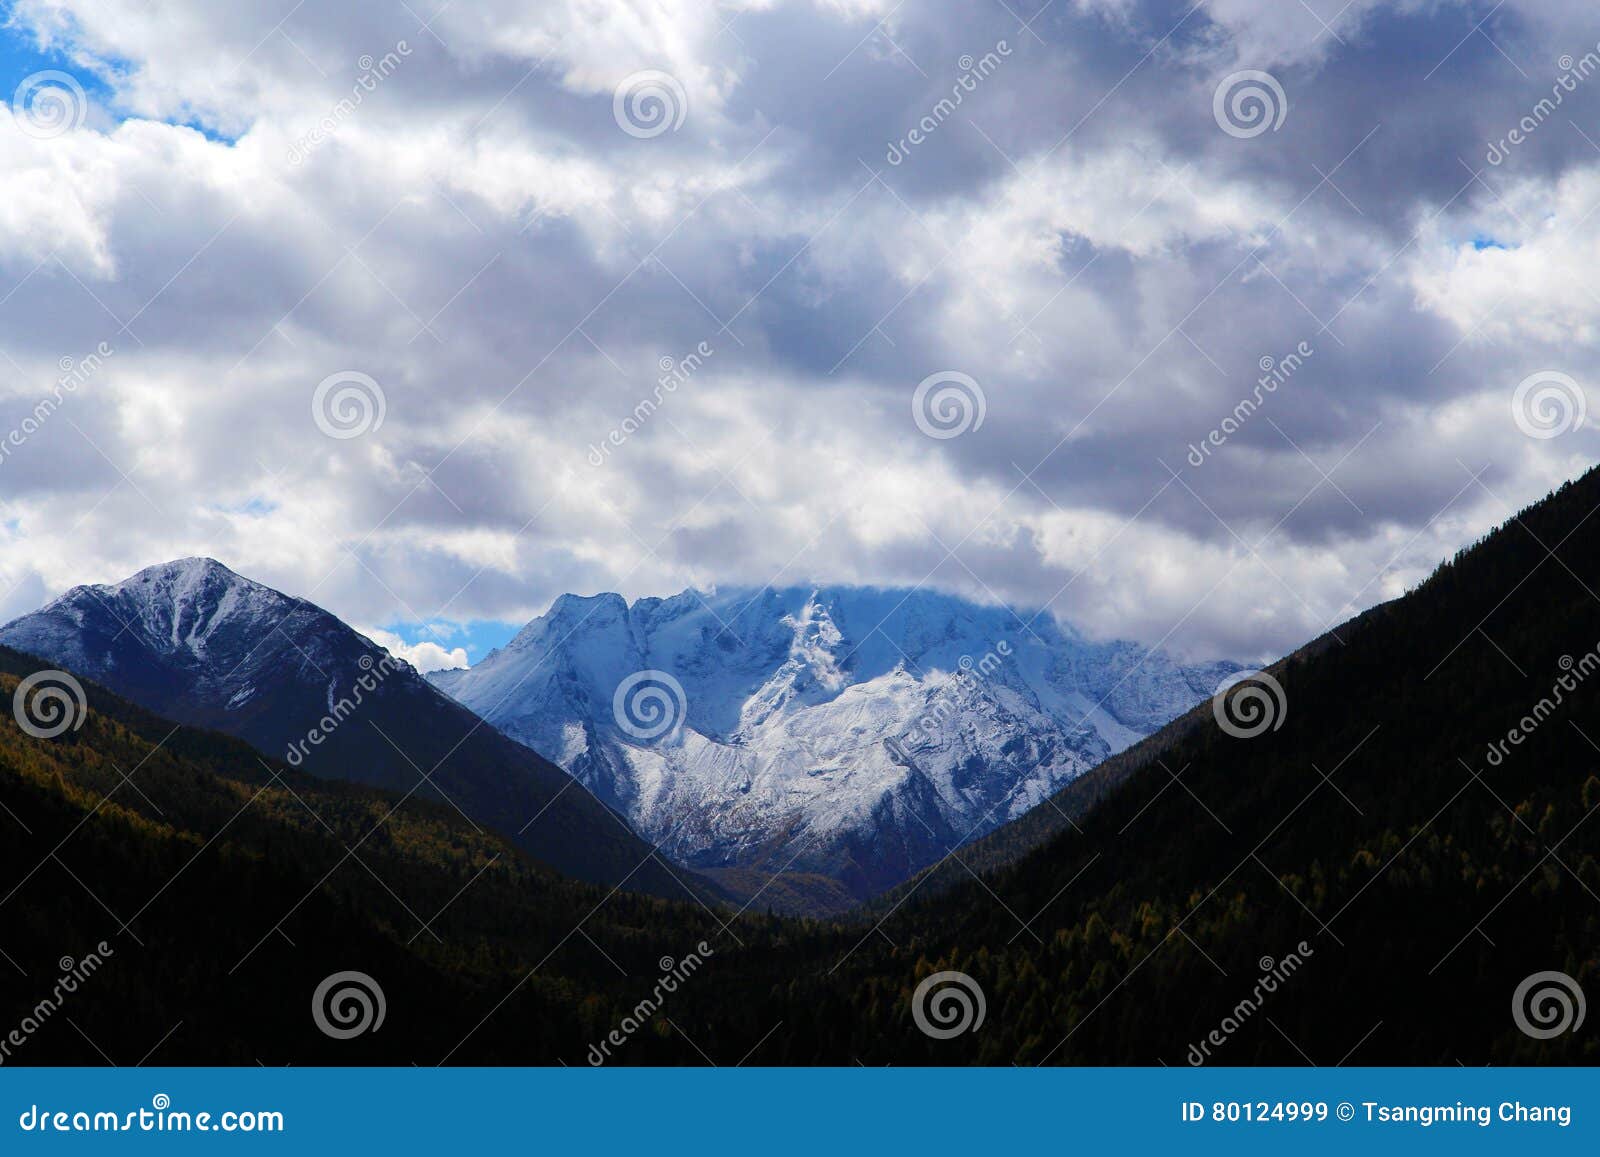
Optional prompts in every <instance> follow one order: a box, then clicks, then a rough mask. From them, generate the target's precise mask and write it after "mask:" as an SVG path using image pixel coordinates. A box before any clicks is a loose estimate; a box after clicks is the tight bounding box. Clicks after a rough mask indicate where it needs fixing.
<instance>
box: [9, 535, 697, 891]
mask: <svg viewBox="0 0 1600 1157" xmlns="http://www.w3.org/2000/svg"><path fill="white" fill-rule="evenodd" d="M614 604H615V605H614V606H612V607H611V608H610V609H611V611H612V612H613V617H614V619H615V621H617V622H625V617H626V609H627V608H626V606H625V604H623V602H622V600H621V599H615V600H614ZM602 609H604V608H602ZM568 613H571V614H573V615H574V617H577V618H580V619H581V615H582V611H581V610H580V609H579V608H575V607H574V608H569V609H568ZM559 637H560V636H559V635H558V634H557V633H555V632H554V631H552V632H551V636H550V638H551V641H552V642H554V641H555V640H557V639H558V638H559ZM0 643H4V644H5V645H6V646H9V647H13V648H15V649H17V650H19V651H23V652H26V653H28V654H32V655H36V656H38V657H40V658H41V659H44V660H46V661H48V662H51V663H53V664H55V665H58V666H61V667H64V668H66V669H68V670H70V671H74V672H76V673H78V674H80V675H83V676H86V677H88V678H90V679H93V680H95V681H96V682H99V683H101V684H103V685H105V686H107V687H109V688H110V689H111V690H113V691H115V692H116V693H117V694H119V695H121V696H123V697H124V698H126V699H130V700H132V701H133V702H135V703H138V704H140V705H141V706H143V707H145V708H146V709H148V710H151V711H154V712H156V713H157V714H159V715H164V716H166V717H167V718H169V719H172V720H174V721H176V722H181V723H187V724H189V725H191V726H198V727H208V728H214V729H216V730H219V731H224V732H227V733H229V734H231V735H235V736H237V737H239V738H241V739H244V740H246V741H248V742H249V743H251V744H253V745H254V746H255V747H256V748H257V749H258V750H260V751H262V752H263V753H265V754H267V755H269V756H271V757H273V758H275V759H279V760H283V761H285V762H287V763H289V764H290V765H291V766H293V767H295V768H298V769H300V770H302V771H306V772H309V773H311V774H313V775H319V776H324V777H327V778H332V779H350V780H357V781H360V782H363V783H368V784H372V785H375V786H378V787H382V788H386V789H389V790H392V791H394V792H395V793H396V795H397V797H400V798H404V799H411V798H416V799H418V800H423V799H432V800H434V801H435V802H436V803H440V804H441V805H444V804H447V805H448V806H451V807H453V808H456V809H458V810H460V811H461V812H462V813H463V814H465V815H467V816H468V818H470V819H471V820H472V821H473V822H474V823H476V824H477V825H478V826H480V827H483V828H496V829H498V830H500V831H501V832H502V833H504V834H506V835H507V836H508V837H509V838H511V839H512V841H513V842H515V843H517V844H518V845H519V846H521V847H522V848H523V849H524V850H525V851H528V852H529V853H531V854H533V855H534V856H536V857H538V858H540V859H542V860H545V861H546V862H548V863H550V864H552V865H553V866H555V867H557V868H560V869H562V870H563V871H566V872H569V873H571V874H573V875H577V876H581V877H584V878H587V879H593V880H599V881H602V882H606V883H611V884H620V883H622V882H624V881H626V882H627V883H626V886H628V887H633V888H643V889H645V890H650V891H655V892H658V893H660V894H678V895H681V894H682V887H681V886H680V885H679V884H678V883H677V882H676V881H675V880H674V879H673V877H672V873H671V872H669V871H668V870H667V869H665V868H661V867H660V866H659V865H656V864H645V863H643V862H644V861H645V860H646V859H647V858H648V855H649V852H650V849H649V847H647V846H646V845H644V844H642V843H641V842H640V841H639V840H637V839H636V838H635V837H634V836H633V835H632V833H630V832H629V831H628V830H627V829H626V828H625V826H624V825H623V824H622V823H621V822H620V821H619V820H618V819H617V817H616V816H615V815H614V814H612V813H611V812H610V811H608V810H607V809H606V808H605V807H604V806H603V805H602V804H600V803H599V802H597V801H596V800H594V799H593V798H592V797H590V796H589V795H588V794H587V793H585V792H581V791H571V790H569V789H570V788H571V786H572V781H571V779H570V777H568V776H567V775H566V774H565V773H564V772H563V771H562V770H561V769H560V768H558V767H555V766H554V765H552V764H551V763H549V762H548V761H547V760H545V759H543V758H542V757H541V756H539V755H538V754H536V752H534V751H531V750H529V749H528V748H527V747H526V746H524V745H521V744H518V743H514V742H512V741H511V740H509V739H507V738H506V737H505V736H503V735H501V734H500V733H499V732H497V731H496V730H495V729H494V728H492V727H486V726H484V725H483V722H482V720H480V719H479V718H478V717H477V716H475V715H473V714H472V713H471V712H470V711H467V710H466V709H464V708H463V707H462V706H461V705H460V704H459V703H457V702H455V701H453V700H452V699H450V698H449V697H448V696H446V695H444V694H442V693H440V691H439V690H438V689H437V688H435V687H434V686H432V685H431V684H429V683H428V682H427V681H426V680H424V679H423V678H422V677H421V675H419V674H418V673H417V672H416V670H415V669H414V668H413V667H412V666H411V665H410V664H408V663H406V662H404V661H403V660H400V659H396V658H395V657H393V656H392V655H390V654H388V653H387V652H386V651H384V650H383V648H381V647H379V646H378V645H377V644H376V643H374V642H372V641H371V640H370V639H368V638H366V637H365V636H364V635H361V634H359V633H358V632H356V631H355V630H353V629H352V628H350V627H348V626H346V625H345V624H344V623H343V622H341V621H340V620H339V619H338V618H336V617H335V616H333V615H332V614H330V613H328V612H327V611H325V610H322V609H321V608H320V607H317V606H314V605H313V604H311V603H309V602H307V601H306V600H304V599H296V598H291V597H290V596H288V595H285V594H282V593H280V592H278V591H275V590H273V589H271V588H270V587H266V586H263V585H261V584H260V583H257V582H252V581H251V580H250V579H247V578H244V577H243V576H241V575H238V574H235V573H234V572H233V571H231V570H229V569H228V568H227V567H225V566H223V565H222V564H221V563H219V562H217V561H216V560H214V559H208V558H190V559H180V560H178V561H176V562H170V563H164V564H162V565H160V566H154V567H150V568H148V569H146V570H142V571H140V572H139V573H138V574H136V575H133V576H132V577H131V578H128V579H125V580H124V581H122V582H119V583H114V584H108V585H100V586H81V587H75V588H73V589H72V590H69V591H68V592H66V593H65V594H64V595H62V596H61V597H60V598H58V599H56V600H55V601H53V602H52V603H50V604H49V605H48V606H46V607H44V608H42V609H41V610H39V611H36V612H34V613H33V614H31V615H25V616H23V617H22V618H20V619H18V620H16V621H15V622H12V623H10V624H7V625H6V626H5V627H3V628H0ZM541 646H542V643H541V641H540V639H539V638H535V639H534V640H532V641H530V642H529V643H528V644H527V648H528V649H538V648H539V647H541ZM507 653H509V649H508V652H507ZM626 661H627V658H626V656H625V655H619V656H618V658H617V660H616V663H614V664H613V665H612V667H614V666H617V665H620V664H622V663H624V662H626ZM612 667H606V666H600V667H595V668H592V669H588V670H585V671H581V672H579V673H575V674H572V675H571V676H570V678H569V684H570V686H572V687H577V688H582V687H584V686H586V685H587V684H588V683H590V682H592V681H593V680H595V679H604V678H609V677H610V674H609V672H610V670H611V669H612ZM574 704H575V709H582V710H590V709H592V705H591V704H590V703H589V702H588V701H587V700H584V699H578V700H575V701H574ZM419 776H420V777H421V778H422V780H423V782H419Z"/></svg>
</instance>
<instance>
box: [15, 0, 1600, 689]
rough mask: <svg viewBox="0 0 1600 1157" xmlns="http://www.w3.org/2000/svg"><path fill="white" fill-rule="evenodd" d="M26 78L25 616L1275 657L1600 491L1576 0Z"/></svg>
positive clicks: (344, 52) (263, 8)
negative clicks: (896, 610)
mask: <svg viewBox="0 0 1600 1157" xmlns="http://www.w3.org/2000/svg"><path fill="white" fill-rule="evenodd" d="M3 37H4V43H3V47H0V65H3V66H4V71H5V74H4V75H3V76H0V95H9V96H10V102H9V106H8V107H7V108H5V109H4V110H3V111H0V174H3V175H0V181H3V187H4V189H5V191H6V196H5V197H4V199H3V201H0V350H3V353H4V357H3V360H0V455H3V456H0V543H3V546H4V549H3V550H0V616H4V617H10V616H11V615H14V614H19V613H22V612H24V611H27V610H30V609H32V608H34V607H36V606H37V605H39V604H40V603H41V602H42V601H44V600H45V599H46V598H48V597H51V596H53V595H54V594H57V593H59V592H60V591H61V590H63V589H65V588H66V587H68V586H71V585H74V584H76V583H80V582H91V581H92V582H105V581H115V580H117V579H120V578H123V577H125V576H126V575H128V574H130V573H132V572H133V571H135V570H137V569H139V568H140V567H143V566H146V565H149V564H152V563H155V562H159V561H163V560H166V559H169V558H174V557H179V556H185V555H193V554H205V555H211V556H214V557H217V558H219V559H221V560H223V561H224V562H226V563H228V564H229V565H230V566H232V567H233V568H234V569H236V570H239V571H241V572H242V573H245V574H248V575H250V576H252V577H255V578H258V579H260V580H262V581H264V582H267V583H270V584H271V585H274V586H277V587H279V588H280V589H283V590H286V591H288V592H290V593H293V594H297V595H302V596H305V597H308V598H310V599H312V600H313V601H315V602H318V603H320V604H322V605H324V606H326V607H328V608H329V609H331V610H333V611H334V612H336V613H337V614H339V615H341V616H342V617H344V618H345V619H347V620H348V621H350V622H352V623H355V624H357V625H360V626H363V627H364V628H368V629H373V630H377V629H379V628H383V629H385V630H387V631H389V632H391V633H390V634H389V635H388V636H386V637H385V639H384V641H387V642H392V643H394V645H395V646H396V647H399V646H400V645H401V643H402V642H404V643H406V644H414V643H419V642H427V643H428V645H429V649H428V650H427V652H426V654H424V655H422V656H421V657H423V658H425V659H430V660H433V661H439V660H440V659H441V657H442V656H443V654H444V653H445V652H455V653H456V654H457V657H459V656H460V655H461V654H462V653H470V654H471V655H472V656H473V657H476V655H477V653H479V652H481V649H482V648H483V647H484V646H485V645H487V644H488V643H490V642H493V641H496V640H497V639H499V638H502V637H504V635H505V632H506V630H507V629H509V628H508V627H507V626H506V624H518V623H520V622H522V621H524V620H525V619H527V618H528V617H530V616H532V615H534V614H536V613H539V612H540V611H542V610H543V609H544V608H545V607H546V606H547V605H548V603H549V601H550V600H551V599H552V598H553V597H554V596H555V595H557V594H559V593H561V592H564V591H576V592H581V593H593V592H596V591H602V590H619V591H621V592H623V593H624V594H626V595H628V596H630V597H634V596H639V595H647V594H669V593H672V592H675V591H677V590H680V589H682V588H684V587H687V586H691V585H698V586H702V587H710V586H726V585H730V584H739V585H744V584H751V585H760V584H764V583H769V582H770V583H775V584H782V585H794V584H802V583H810V582H821V583H872V584H892V585H908V586H909V585H915V584H925V585H929V586H934V587H938V588H940V589H944V590H950V591H955V592H958V593H963V594H966V595H970V596H972V597H974V598H976V599H979V600H983V601H993V600H1004V601H1008V602H1011V603H1014V604H1018V605H1024V606H1029V607H1039V606H1048V607H1049V608H1050V609H1051V610H1053V611H1054V612H1055V613H1057V614H1058V615H1059V616H1061V617H1062V618H1063V619H1065V620H1068V621H1070V622H1072V623H1075V624H1077V625H1078V626H1080V627H1081V628H1082V629H1084V630H1085V631H1087V632H1089V633H1091V634H1094V635H1099V636H1106V635H1115V636H1122V637H1129V638H1135V639H1139V640H1142V641H1145V642H1149V643H1155V642H1165V644H1166V645H1167V646H1169V647H1173V648H1176V649H1178V650H1180V651H1182V652H1185V653H1189V654H1195V655H1226V656H1230V657H1236V658H1239V659H1246V660H1248V659H1255V658H1262V657H1267V656H1274V655H1277V654H1281V653H1283V652H1284V651H1286V650H1288V649H1290V648H1292V647H1294V646H1295V645H1297V644H1299V643H1301V642H1303V641H1305V640H1306V639H1307V638H1309V637H1311V636H1313V635H1315V634H1318V633H1320V632H1321V631H1322V630H1323V629H1324V628H1325V627H1326V626H1328V625H1329V624H1331V623H1334V622H1336V621H1338V620H1339V619H1341V618H1343V617H1345V616H1348V615H1349V614H1351V613H1353V612H1355V611H1357V610H1360V609H1362V608H1364V607H1366V606H1368V605H1371V604H1372V603H1374V602H1377V601H1379V600H1381V599H1384V598H1388V597H1392V596H1394V595H1397V594H1399V593H1401V592H1403V591H1404V590H1405V589H1406V588H1407V587H1409V586H1410V585H1412V584H1414V583H1415V582H1416V581H1418V580H1419V579H1420V578H1422V577H1423V576H1424V575H1426V573H1427V572H1428V571H1429V570H1431V569H1432V568H1433V567H1434V566H1435V565H1436V564H1437V563H1438V562H1439V561H1440V560H1441V559H1442V558H1444V557H1446V556H1448V555H1449V554H1450V553H1451V552H1453V551H1454V550H1456V549H1458V548H1459V547H1461V546H1463V545H1465V544H1467V543H1469V542H1471V541H1472V540H1473V539H1474V538H1475V537H1477V536H1478V535H1480V534H1482V533H1483V532H1484V531H1486V530H1487V529H1489V528H1490V527H1492V526H1493V525H1495V524H1496V523H1498V522H1500V521H1502V520H1504V519H1505V518H1506V517H1507V516H1508V515H1509V514H1510V513H1511V512H1512V511H1513V510H1514V509H1515V508H1517V507H1519V506H1521V505H1523V504H1525V503H1526V502H1528V501H1530V500H1532V499H1535V498H1537V497H1539V496H1540V495H1542V494H1543V493H1545V492H1546V491H1547V490H1548V489H1550V488H1551V487H1552V486H1554V485H1557V484H1559V483H1560V482H1561V481H1562V480H1564V479H1566V478H1568V477H1571V476H1574V475H1576V474H1577V473H1579V472H1581V471H1582V470H1584V469H1585V468H1586V467H1587V466H1588V464H1589V463H1590V462H1591V461H1592V459H1593V457H1594V455H1595V453H1596V450H1597V447H1600V439H1597V438H1596V435H1595V432H1594V428H1593V420H1592V419H1591V418H1589V417H1588V415H1587V411H1586V404H1587V398H1586V395H1585V390H1586V389H1587V388H1588V387H1589V386H1590V385H1591V384H1592V383H1590V381H1589V380H1588V378H1587V377H1586V375H1587V374H1588V373H1589V372H1590V368H1591V367H1592V365H1593V364H1594V353H1595V345H1596V343H1597V340H1600V330H1597V328H1596V321H1597V319H1600V285H1597V284H1596V283H1595V279H1594V278H1593V276H1592V271H1593V270H1594V269H1595V268H1596V267H1597V265H1600V243H1597V242H1600V214H1597V213H1596V210H1597V208H1600V117H1597V115H1596V114H1597V112H1600V47H1597V44H1600V13H1597V12H1596V11H1595V9H1594V6H1593V4H1592V3H1587V2H1582V0H1503V2H1501V3H1498V4H1495V3H1484V2H1477V0H1350V2H1348V3H1342V4H1341V0H1304V2H1303V3H1302V2H1300V0H1288V2H1286V0H1214V2H1211V3H1202V4H1194V5H1191V4H1186V3H1170V2H1160V0H1052V2H1049V3H1041V2H1040V0H949V2H934V0H902V2H901V3H894V2H893V0H809V2H785V0H745V2H724V3H721V4H712V3H708V2H704V0H540V2H538V3H531V2H528V0H472V2H470V3H469V2H468V0H392V2H391V0H363V2H360V3H355V2H348V3H345V2H341V3H304V2H301V3H296V0H261V2H259V3H258V2H252V0H229V2H228V3H225V4H219V3H216V2H215V0H164V2H163V3H160V4H154V3H139V2H131V3H130V2H127V0H123V2H120V3H112V2H105V3H100V2H89V0H82V2H80V0H17V2H15V3H13V4H11V5H10V6H9V8H8V9H7V24H6V28H5V30H4V33H3ZM1586 57H1587V60H1586ZM1263 379H1265V380H1266V381H1268V382H1270V383H1271V384H1270V386H1267V387H1263V385H1262V384H1261V382H1262V381H1263ZM63 380H66V381H67V382H68V383H69V384H68V385H66V386H63V385H62V384H61V383H62V381H63ZM663 381H665V382H666V383H667V384H666V385H663V384H662V383H663ZM1241 402H1244V403H1246V405H1245V407H1244V409H1242V410H1241V409H1239V407H1240V404H1241ZM41 405H42V409H41ZM1597 413H1600V411H1597ZM7 431H9V433H7ZM457 648H461V649H462V650H461V651H457V650H456V649H457Z"/></svg>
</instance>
